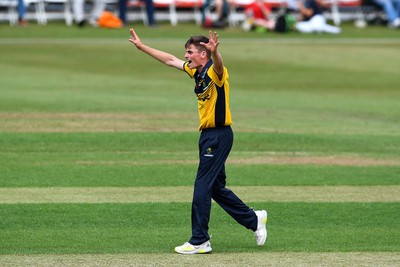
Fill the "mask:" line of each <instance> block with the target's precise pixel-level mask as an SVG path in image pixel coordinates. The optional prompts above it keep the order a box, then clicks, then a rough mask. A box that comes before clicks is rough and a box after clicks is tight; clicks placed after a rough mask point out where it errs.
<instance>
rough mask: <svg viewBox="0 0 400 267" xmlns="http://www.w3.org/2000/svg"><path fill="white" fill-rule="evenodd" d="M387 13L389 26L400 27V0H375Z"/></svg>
mask: <svg viewBox="0 0 400 267" xmlns="http://www.w3.org/2000/svg"><path fill="white" fill-rule="evenodd" d="M374 1H375V3H376V4H378V5H379V6H381V7H382V8H383V10H384V11H385V13H386V16H387V19H388V26H389V27H390V28H400V0H374Z"/></svg>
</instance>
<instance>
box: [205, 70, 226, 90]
mask: <svg viewBox="0 0 400 267" xmlns="http://www.w3.org/2000/svg"><path fill="white" fill-rule="evenodd" d="M207 74H208V76H210V78H211V79H212V80H213V81H214V82H215V84H216V85H217V86H219V87H222V85H223V84H224V83H225V81H227V80H228V79H229V74H228V70H227V68H226V67H224V73H223V74H222V77H221V80H220V79H219V77H218V74H217V73H216V72H215V70H214V68H213V67H211V68H209V69H208V71H207Z"/></svg>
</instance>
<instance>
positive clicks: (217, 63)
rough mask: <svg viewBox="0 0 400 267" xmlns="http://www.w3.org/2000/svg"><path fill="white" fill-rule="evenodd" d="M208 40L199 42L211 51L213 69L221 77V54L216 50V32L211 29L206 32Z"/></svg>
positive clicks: (222, 67)
mask: <svg viewBox="0 0 400 267" xmlns="http://www.w3.org/2000/svg"><path fill="white" fill-rule="evenodd" d="M208 36H209V42H208V43H207V44H206V43H200V44H201V45H203V46H204V47H206V48H207V49H208V50H209V51H210V52H211V58H212V60H213V63H214V70H215V72H216V73H217V74H218V76H219V78H220V79H221V78H222V74H224V62H223V60H222V56H221V54H220V53H219V52H218V45H219V41H218V34H217V33H216V32H214V33H212V32H211V31H209V32H208Z"/></svg>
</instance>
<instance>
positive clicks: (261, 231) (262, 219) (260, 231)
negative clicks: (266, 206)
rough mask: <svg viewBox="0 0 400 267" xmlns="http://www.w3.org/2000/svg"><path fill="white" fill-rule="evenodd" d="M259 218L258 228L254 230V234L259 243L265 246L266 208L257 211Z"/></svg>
mask: <svg viewBox="0 0 400 267" xmlns="http://www.w3.org/2000/svg"><path fill="white" fill-rule="evenodd" d="M255 213H256V215H257V219H258V224H257V230H256V231H254V236H255V237H256V239H257V245H258V246H263V245H264V244H265V240H267V220H268V216H267V212H266V211H265V210H256V211H255Z"/></svg>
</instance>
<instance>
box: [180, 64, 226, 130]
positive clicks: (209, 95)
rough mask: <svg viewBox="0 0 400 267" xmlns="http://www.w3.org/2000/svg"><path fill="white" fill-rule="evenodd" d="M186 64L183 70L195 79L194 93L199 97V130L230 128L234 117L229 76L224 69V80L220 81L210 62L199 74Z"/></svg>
mask: <svg viewBox="0 0 400 267" xmlns="http://www.w3.org/2000/svg"><path fill="white" fill-rule="evenodd" d="M187 65H188V63H187V62H185V64H184V65H183V69H184V70H185V72H186V73H187V74H189V76H190V77H191V78H194V79H195V89H194V92H195V94H196V96H197V105H198V111H199V118H200V127H199V130H203V129H207V128H215V127H219V126H228V125H231V124H232V115H231V111H230V109H229V82H228V79H229V74H228V70H227V69H226V68H225V67H224V73H223V75H222V78H221V79H219V77H218V75H217V73H216V72H215V70H214V68H213V62H212V60H210V61H209V62H208V63H207V65H206V66H205V67H204V68H203V70H202V71H201V72H200V73H199V72H198V71H197V70H196V69H190V68H189V67H188V66H187Z"/></svg>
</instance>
